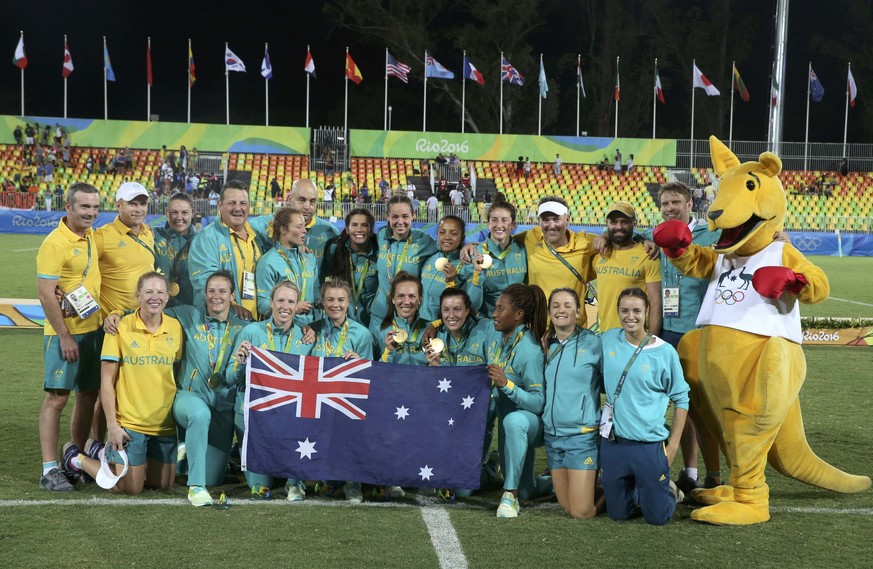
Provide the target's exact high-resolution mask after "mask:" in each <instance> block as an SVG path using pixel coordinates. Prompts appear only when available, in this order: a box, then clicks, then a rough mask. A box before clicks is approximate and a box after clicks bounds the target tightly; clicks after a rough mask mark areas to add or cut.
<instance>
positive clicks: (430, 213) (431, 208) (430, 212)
mask: <svg viewBox="0 0 873 569" xmlns="http://www.w3.org/2000/svg"><path fill="white" fill-rule="evenodd" d="M425 203H426V204H427V220H428V221H429V222H430V223H436V221H437V218H438V216H437V209H439V206H440V202H439V200H437V198H436V196H435V195H433V194H431V195H430V197H429V198H427V201H426V202H425Z"/></svg>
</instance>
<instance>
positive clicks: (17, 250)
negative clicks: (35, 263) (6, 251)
mask: <svg viewBox="0 0 873 569" xmlns="http://www.w3.org/2000/svg"><path fill="white" fill-rule="evenodd" d="M25 251H39V247H29V248H27V249H13V250H12V252H13V253H24V252H25Z"/></svg>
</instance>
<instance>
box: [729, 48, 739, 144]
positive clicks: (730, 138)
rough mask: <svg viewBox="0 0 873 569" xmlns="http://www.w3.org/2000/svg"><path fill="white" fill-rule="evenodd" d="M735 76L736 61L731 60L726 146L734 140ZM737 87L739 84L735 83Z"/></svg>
mask: <svg viewBox="0 0 873 569" xmlns="http://www.w3.org/2000/svg"><path fill="white" fill-rule="evenodd" d="M736 77H737V62H736V61H733V62H731V120H730V123H729V124H730V126H729V127H728V148H731V146H732V145H733V141H734V82H735V81H736ZM737 87H739V85H737Z"/></svg>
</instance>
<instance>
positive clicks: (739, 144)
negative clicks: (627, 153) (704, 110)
mask: <svg viewBox="0 0 873 569" xmlns="http://www.w3.org/2000/svg"><path fill="white" fill-rule="evenodd" d="M725 144H727V142H726V141H725ZM730 148H731V150H732V151H733V153H734V154H736V156H737V158H739V159H740V162H747V161H753V160H757V159H758V156H760V155H761V153H762V152H766V151H768V150H770V145H769V144H768V143H767V142H766V141H759V140H754V141H750V140H734V141H733V142H731V144H730ZM692 155H693V157H694V167H695V168H712V161H711V160H710V157H709V140H707V139H695V140H694V146H693V153H692V145H691V140H689V139H679V140H677V141H676V167H677V168H684V169H687V168H690V167H691V166H692V164H691V158H692ZM779 158H780V159H781V160H782V169H783V170H825V171H830V172H833V171H837V170H839V163H840V159H842V158H844V156H843V145H842V144H840V143H836V142H810V143H809V144H808V145H807V144H804V143H803V142H782V143H781V146H780V149H779ZM845 158H847V159H848V161H849V170H850V171H854V172H871V171H873V144H848V145H846V156H845Z"/></svg>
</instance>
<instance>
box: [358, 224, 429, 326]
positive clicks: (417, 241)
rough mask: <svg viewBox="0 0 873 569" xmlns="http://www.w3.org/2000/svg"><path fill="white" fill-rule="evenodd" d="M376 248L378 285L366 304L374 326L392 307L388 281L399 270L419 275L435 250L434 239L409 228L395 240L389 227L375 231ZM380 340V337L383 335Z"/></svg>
mask: <svg viewBox="0 0 873 569" xmlns="http://www.w3.org/2000/svg"><path fill="white" fill-rule="evenodd" d="M376 243H377V245H378V247H379V253H378V255H379V258H378V261H377V263H376V276H377V278H378V281H379V287H378V289H377V290H376V296H375V297H374V298H373V303H372V304H371V305H370V328H371V329H372V328H373V324H374V323H375V324H376V325H377V326H378V325H379V324H381V323H382V319H383V318H385V315H386V314H388V311H389V310H392V309H393V308H392V307H391V306H389V304H390V303H389V302H388V293H389V292H390V291H391V281H393V280H394V276H395V275H396V274H397V273H399V272H400V271H406V272H407V273H410V274H412V275H415V276H419V275H421V269H422V267H423V266H424V263H425V261H427V260H428V259H429V258H430V256H431V255H433V254H434V253H436V252H437V246H436V243H435V242H434V240H433V239H432V238H431V237H430V235H427V234H426V233H424V232H423V231H421V230H419V229H410V230H409V234H408V235H407V236H406V238H405V239H403V240H398V239H396V238H395V237H394V236H393V234H392V233H391V228H390V227H383V228H382V229H381V230H379V233H377V234H376ZM383 341H384V338H383Z"/></svg>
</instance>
